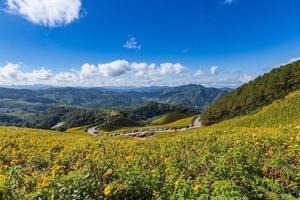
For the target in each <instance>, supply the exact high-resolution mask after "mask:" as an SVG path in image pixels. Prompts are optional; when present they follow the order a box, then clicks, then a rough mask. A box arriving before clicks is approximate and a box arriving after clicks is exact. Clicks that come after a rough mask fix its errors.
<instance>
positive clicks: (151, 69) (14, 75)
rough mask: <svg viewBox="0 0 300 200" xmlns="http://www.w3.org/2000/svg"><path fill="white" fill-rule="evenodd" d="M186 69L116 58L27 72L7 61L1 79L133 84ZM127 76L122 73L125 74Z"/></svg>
mask: <svg viewBox="0 0 300 200" xmlns="http://www.w3.org/2000/svg"><path fill="white" fill-rule="evenodd" d="M186 70H187V68H186V67H184V66H183V65H181V64H180V63H161V64H159V65H156V64H147V63H134V62H133V63H131V62H128V61H127V60H115V61H112V62H109V63H103V64H97V65H96V64H88V63H86V64H84V65H82V66H81V67H80V69H79V70H70V71H63V72H59V73H53V72H52V71H51V70H50V69H47V68H44V67H41V68H38V69H33V70H32V71H29V72H24V71H23V70H22V66H21V65H20V64H14V63H8V64H6V65H5V66H3V67H0V82H1V84H2V85H11V84H53V85H101V84H102V83H103V82H106V83H112V84H114V83H117V82H120V80H122V81H123V83H124V84H125V83H126V81H127V82H128V83H132V84H137V85H138V84H146V83H151V82H155V81H159V80H161V79H160V77H164V78H166V77H168V76H169V77H173V76H174V75H180V74H182V73H184V72H185V71H186ZM125 74H126V76H123V75H125Z"/></svg>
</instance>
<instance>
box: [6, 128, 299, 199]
mask: <svg viewBox="0 0 300 200" xmlns="http://www.w3.org/2000/svg"><path fill="white" fill-rule="evenodd" d="M0 133H1V134H0V140H1V141H2V142H1V144H0V148H1V152H0V199H19V198H22V199H37V198H41V199H103V198H107V199H276V198H282V199H283V198H284V197H289V198H290V199H296V198H299V189H300V188H299V184H298V183H299V170H300V163H299V162H300V160H299V158H300V156H299V150H300V146H299V145H300V133H299V129H295V128H290V129H272V128H201V129H197V130H192V131H187V132H185V133H184V134H182V133H170V134H157V135H155V136H154V137H152V138H149V139H147V140H136V139H131V138H122V137H121V138H112V139H111V138H107V137H103V138H102V137H93V136H89V135H87V134H86V135H76V134H68V133H65V134H62V133H57V132H52V131H45V130H43V131H41V130H36V129H35V130H34V129H20V128H12V127H11V128H8V127H1V128H0Z"/></svg>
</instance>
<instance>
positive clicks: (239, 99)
mask: <svg viewBox="0 0 300 200" xmlns="http://www.w3.org/2000/svg"><path fill="white" fill-rule="evenodd" d="M299 88H300V61H296V62H293V63H291V64H288V65H285V66H282V67H280V68H276V69H273V70H272V71H271V72H270V73H267V74H265V75H263V76H260V77H258V78H257V79H255V80H254V81H251V82H249V83H248V84H245V85H243V86H241V87H239V88H238V89H236V90H234V91H232V92H230V93H228V94H226V95H224V96H222V97H220V98H219V99H218V100H216V101H215V102H214V103H212V104H211V105H210V106H209V107H208V109H207V110H206V111H205V112H204V113H203V114H202V121H203V124H204V125H211V124H214V123H217V122H220V121H223V120H225V119H230V118H233V117H236V116H239V115H243V114H247V113H250V112H252V111H254V110H256V109H258V108H260V107H262V106H263V105H267V104H270V103H272V102H273V101H274V100H276V99H280V98H282V97H284V96H285V95H287V94H288V93H289V92H291V91H294V90H297V89H299Z"/></svg>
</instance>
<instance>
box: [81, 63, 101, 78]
mask: <svg viewBox="0 0 300 200" xmlns="http://www.w3.org/2000/svg"><path fill="white" fill-rule="evenodd" d="M97 73H98V69H97V67H96V66H95V65H90V64H87V63H86V64H84V65H82V67H81V69H80V78H81V79H85V78H89V77H92V76H95V74H97Z"/></svg>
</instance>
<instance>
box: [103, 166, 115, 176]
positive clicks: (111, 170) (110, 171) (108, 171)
mask: <svg viewBox="0 0 300 200" xmlns="http://www.w3.org/2000/svg"><path fill="white" fill-rule="evenodd" d="M113 171H114V170H113V169H112V168H109V169H108V170H107V171H106V172H105V174H104V175H110V174H112V173H113Z"/></svg>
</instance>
